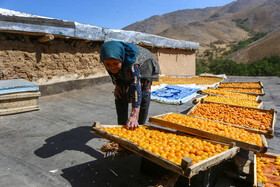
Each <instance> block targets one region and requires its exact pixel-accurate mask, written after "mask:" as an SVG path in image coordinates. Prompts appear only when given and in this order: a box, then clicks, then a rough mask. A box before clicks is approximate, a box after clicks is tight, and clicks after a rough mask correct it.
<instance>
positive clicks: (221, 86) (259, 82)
mask: <svg viewBox="0 0 280 187" xmlns="http://www.w3.org/2000/svg"><path fill="white" fill-rule="evenodd" d="M229 83H258V84H259V85H260V86H261V87H260V88H264V87H263V84H262V82H261V81H258V82H225V84H229ZM218 88H251V89H260V88H257V87H232V86H223V85H219V87H218Z"/></svg>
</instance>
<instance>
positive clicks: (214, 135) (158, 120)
mask: <svg viewBox="0 0 280 187" xmlns="http://www.w3.org/2000/svg"><path fill="white" fill-rule="evenodd" d="M149 122H150V123H152V124H155V125H159V126H163V127H167V128H171V129H175V130H178V131H181V132H185V133H188V134H192V135H196V136H200V137H203V138H207V139H210V140H214V141H217V142H223V143H231V142H234V143H235V144H236V146H238V147H240V148H243V149H247V150H251V151H254V152H262V153H264V152H266V151H267V141H266V139H265V137H264V135H260V134H258V133H254V132H250V130H249V131H248V130H246V129H244V128H242V127H234V126H231V125H229V124H222V123H219V122H216V121H213V120H208V119H203V118H200V117H195V116H188V115H183V114H176V113H167V114H162V115H158V116H153V117H150V118H149Z"/></svg>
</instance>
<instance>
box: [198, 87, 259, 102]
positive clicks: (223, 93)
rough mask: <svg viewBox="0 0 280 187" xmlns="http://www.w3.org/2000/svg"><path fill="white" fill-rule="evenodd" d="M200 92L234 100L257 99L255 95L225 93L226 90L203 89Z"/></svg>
mask: <svg viewBox="0 0 280 187" xmlns="http://www.w3.org/2000/svg"><path fill="white" fill-rule="evenodd" d="M202 91H203V92H204V93H209V94H215V95H223V96H228V97H236V98H241V99H250V100H256V99H257V96H255V95H248V94H243V93H236V92H229V91H226V90H217V89H205V90H202Z"/></svg>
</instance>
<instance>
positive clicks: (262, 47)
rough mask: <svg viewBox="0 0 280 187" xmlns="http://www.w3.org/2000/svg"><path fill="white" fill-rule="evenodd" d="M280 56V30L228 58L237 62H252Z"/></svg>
mask: <svg viewBox="0 0 280 187" xmlns="http://www.w3.org/2000/svg"><path fill="white" fill-rule="evenodd" d="M272 55H279V56H280V29H277V30H276V31H274V32H271V33H269V34H268V35H266V36H265V37H264V38H261V39H260V40H258V41H256V42H254V43H252V44H250V45H248V46H247V47H246V48H244V49H241V50H239V51H236V52H235V53H233V54H231V55H229V56H228V58H229V59H232V60H234V61H237V62H252V61H256V60H258V59H262V58H263V57H266V56H272Z"/></svg>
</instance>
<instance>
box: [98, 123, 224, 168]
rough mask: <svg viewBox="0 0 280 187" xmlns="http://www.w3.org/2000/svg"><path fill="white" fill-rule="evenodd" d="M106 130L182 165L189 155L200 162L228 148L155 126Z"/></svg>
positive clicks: (194, 160) (194, 161) (105, 129)
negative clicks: (183, 159)
mask: <svg viewBox="0 0 280 187" xmlns="http://www.w3.org/2000/svg"><path fill="white" fill-rule="evenodd" d="M103 130H104V131H106V132H108V133H111V134H114V135H117V136H119V137H121V138H124V139H127V140H129V141H132V142H134V143H136V144H137V145H138V146H139V147H141V148H144V149H147V150H149V151H151V152H153V153H154V154H156V155H159V156H161V157H163V158H165V159H167V160H169V161H171V162H174V163H176V164H178V165H181V161H182V158H184V157H189V158H192V159H193V163H194V164H195V163H198V162H200V161H202V160H205V159H207V158H209V157H212V156H214V155H216V154H219V153H221V152H224V151H226V150H228V148H229V147H228V146H226V145H222V144H218V143H212V142H209V141H205V140H201V139H198V138H194V137H188V136H185V135H181V134H178V133H175V132H170V131H166V130H162V129H157V128H154V127H146V126H140V127H139V128H137V129H136V130H127V129H126V128H124V127H111V128H103Z"/></svg>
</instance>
